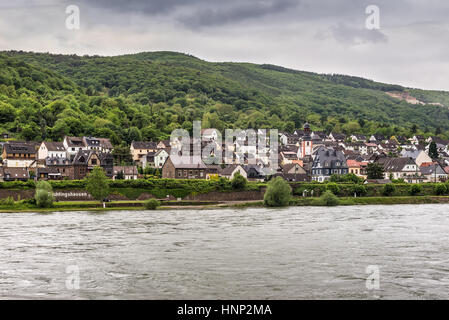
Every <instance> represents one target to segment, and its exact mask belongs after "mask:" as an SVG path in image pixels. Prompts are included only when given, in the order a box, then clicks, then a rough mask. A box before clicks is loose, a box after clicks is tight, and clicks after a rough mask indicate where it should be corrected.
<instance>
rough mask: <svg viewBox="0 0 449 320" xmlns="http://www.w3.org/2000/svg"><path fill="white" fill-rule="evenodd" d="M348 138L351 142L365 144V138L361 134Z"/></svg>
mask: <svg viewBox="0 0 449 320" xmlns="http://www.w3.org/2000/svg"><path fill="white" fill-rule="evenodd" d="M350 138H351V140H352V141H353V142H366V136H365V135H363V134H353V135H351V137H350Z"/></svg>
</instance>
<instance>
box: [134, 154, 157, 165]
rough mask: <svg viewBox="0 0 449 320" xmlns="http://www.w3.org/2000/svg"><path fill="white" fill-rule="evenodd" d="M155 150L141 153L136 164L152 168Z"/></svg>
mask: <svg viewBox="0 0 449 320" xmlns="http://www.w3.org/2000/svg"><path fill="white" fill-rule="evenodd" d="M155 154H156V152H152V151H150V152H148V153H147V154H144V155H141V156H140V158H139V162H138V164H139V165H140V166H141V167H142V168H154V166H155V165H154V155H155Z"/></svg>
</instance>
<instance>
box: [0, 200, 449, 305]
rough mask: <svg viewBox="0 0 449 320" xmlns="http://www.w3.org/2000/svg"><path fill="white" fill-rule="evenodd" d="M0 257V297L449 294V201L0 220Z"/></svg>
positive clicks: (403, 296)
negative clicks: (419, 203)
mask: <svg viewBox="0 0 449 320" xmlns="http://www.w3.org/2000/svg"><path fill="white" fill-rule="evenodd" d="M0 254H1V255H0V298H2V299H7V298H18V299H22V298H23V299H35V298H39V299H449V206H448V205H417V206H413V205H392V206H350V207H332V208H323V207H291V208H286V209H265V208H251V209H223V210H173V211H168V210H164V211H110V212H55V213H0ZM367 268H368V269H367ZM368 278H369V279H368ZM367 279H368V281H367Z"/></svg>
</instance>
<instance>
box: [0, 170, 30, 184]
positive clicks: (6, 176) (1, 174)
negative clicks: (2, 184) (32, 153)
mask: <svg viewBox="0 0 449 320" xmlns="http://www.w3.org/2000/svg"><path fill="white" fill-rule="evenodd" d="M29 179H30V173H29V171H28V168H17V167H15V168H11V167H0V181H28V180H29Z"/></svg>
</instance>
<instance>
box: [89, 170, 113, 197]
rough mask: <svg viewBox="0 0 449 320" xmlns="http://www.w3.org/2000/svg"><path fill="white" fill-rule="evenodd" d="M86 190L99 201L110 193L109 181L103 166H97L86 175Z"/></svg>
mask: <svg viewBox="0 0 449 320" xmlns="http://www.w3.org/2000/svg"><path fill="white" fill-rule="evenodd" d="M86 190H87V192H89V193H90V195H91V196H92V197H93V198H94V199H95V200H98V201H103V199H104V198H106V197H107V196H108V195H109V181H108V178H107V177H106V175H105V174H104V170H103V168H101V167H95V168H94V169H93V170H92V171H91V172H90V173H89V174H88V176H87V177H86Z"/></svg>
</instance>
